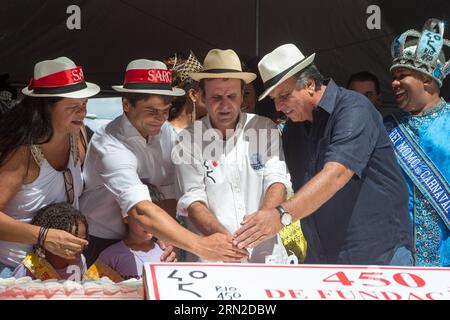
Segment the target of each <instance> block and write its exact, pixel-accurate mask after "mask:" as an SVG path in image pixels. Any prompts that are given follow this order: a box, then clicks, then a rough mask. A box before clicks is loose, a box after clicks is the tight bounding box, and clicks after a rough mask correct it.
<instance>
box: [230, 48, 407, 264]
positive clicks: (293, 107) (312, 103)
mask: <svg viewBox="0 0 450 320" xmlns="http://www.w3.org/2000/svg"><path fill="white" fill-rule="evenodd" d="M314 57H315V54H312V55H310V56H309V57H305V56H304V55H303V54H302V53H301V52H300V50H299V49H298V48H297V47H296V46H295V45H293V44H286V45H283V46H281V47H278V48H277V49H275V50H274V51H273V52H271V53H269V54H268V55H266V56H265V57H264V58H263V59H262V60H261V61H260V63H259V65H258V67H259V71H260V73H261V77H262V79H263V81H264V85H265V88H266V90H265V92H264V93H263V94H262V95H261V97H260V100H261V99H263V98H264V97H266V96H267V95H270V97H271V98H272V99H273V100H274V102H275V105H276V108H277V110H278V111H282V112H283V113H285V114H286V116H287V117H288V118H289V120H288V122H287V124H286V127H285V130H284V132H283V148H284V153H285V158H286V163H287V165H288V168H289V171H290V173H291V179H292V183H293V188H294V190H295V191H296V193H295V195H294V196H293V197H292V198H291V199H290V200H287V201H284V202H283V203H282V204H281V205H279V206H277V207H276V208H272V209H265V210H260V211H258V212H256V213H254V214H251V215H249V216H247V217H246V218H245V219H244V221H243V223H242V227H241V228H240V229H239V230H238V231H237V232H236V233H235V234H234V236H235V237H236V238H235V240H234V241H235V243H236V244H237V245H238V247H240V248H244V247H252V246H254V245H257V244H258V243H259V242H260V241H262V240H264V239H266V238H267V237H271V236H273V235H274V234H276V233H277V232H279V231H280V229H281V228H282V227H283V225H286V224H288V223H289V222H290V221H296V220H298V219H302V221H301V222H302V229H303V232H304V234H305V237H306V240H307V242H308V248H307V254H306V260H305V263H332V264H365V265H368V264H376V265H389V264H390V265H412V264H413V258H412V252H411V251H412V234H411V222H410V220H409V217H408V191H407V187H406V184H405V180H404V178H403V176H402V173H401V171H400V168H399V166H398V164H397V161H396V158H395V154H394V151H393V149H392V147H391V144H390V142H389V138H388V135H387V134H386V131H385V129H384V127H383V121H382V118H381V115H380V114H379V113H378V112H377V111H376V109H375V108H373V106H372V105H371V104H370V102H369V101H368V100H367V99H366V98H364V97H363V96H361V95H360V94H357V93H355V92H353V91H350V90H347V89H344V88H341V87H338V86H337V85H336V83H335V82H334V81H333V80H331V79H330V80H325V79H324V77H323V76H322V75H321V73H320V72H319V70H318V69H317V67H316V66H315V65H314V64H313V61H314Z"/></svg>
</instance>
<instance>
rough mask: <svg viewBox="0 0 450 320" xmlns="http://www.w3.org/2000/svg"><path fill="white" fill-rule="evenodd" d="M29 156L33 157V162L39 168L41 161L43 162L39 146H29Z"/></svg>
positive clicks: (43, 157) (43, 158)
mask: <svg viewBox="0 0 450 320" xmlns="http://www.w3.org/2000/svg"><path fill="white" fill-rule="evenodd" d="M31 155H32V156H33V159H34V161H35V162H36V164H37V165H38V167H40V166H41V164H42V161H44V160H45V156H44V153H43V152H42V149H41V147H40V146H39V145H37V144H33V145H31Z"/></svg>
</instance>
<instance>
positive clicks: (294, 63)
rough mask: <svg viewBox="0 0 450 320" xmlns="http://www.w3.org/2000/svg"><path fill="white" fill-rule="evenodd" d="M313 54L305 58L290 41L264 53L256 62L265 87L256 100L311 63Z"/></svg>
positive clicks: (262, 97)
mask: <svg viewBox="0 0 450 320" xmlns="http://www.w3.org/2000/svg"><path fill="white" fill-rule="evenodd" d="M315 56H316V54H315V53H313V54H312V55H310V56H309V57H307V58H305V56H304V55H303V53H301V52H300V50H299V49H298V48H297V47H296V46H295V45H294V44H292V43H288V44H284V45H282V46H279V47H278V48H276V49H275V50H273V51H272V52H271V53H268V54H266V55H265V56H264V57H263V58H262V59H261V61H260V62H259V63H258V69H259V73H260V74H261V79H262V81H263V82H264V89H265V90H264V92H263V93H262V95H260V96H259V98H258V100H262V99H264V98H265V97H266V96H267V95H268V94H269V93H270V92H271V91H272V90H273V89H275V87H276V86H277V85H279V84H280V83H282V82H283V81H285V80H286V79H289V78H290V77H292V76H293V75H294V74H296V73H297V72H299V71H300V70H303V69H304V68H306V67H307V66H309V65H310V64H311V63H313V61H314V57H315Z"/></svg>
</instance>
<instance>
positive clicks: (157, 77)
mask: <svg viewBox="0 0 450 320" xmlns="http://www.w3.org/2000/svg"><path fill="white" fill-rule="evenodd" d="M112 88H113V89H114V90H116V91H118V92H129V93H145V94H159V95H163V96H183V95H185V93H186V92H185V91H184V90H183V89H179V88H173V87H172V71H171V70H168V69H167V66H166V65H165V64H164V63H163V62H161V61H156V60H155V61H154V60H147V59H138V60H133V61H131V62H130V63H129V64H128V66H127V70H126V71H125V80H124V81H123V85H121V86H113V87H112Z"/></svg>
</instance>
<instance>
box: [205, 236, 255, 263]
mask: <svg viewBox="0 0 450 320" xmlns="http://www.w3.org/2000/svg"><path fill="white" fill-rule="evenodd" d="M197 255H198V256H199V257H201V258H203V259H205V260H209V261H223V262H241V261H242V260H245V259H248V251H247V250H246V249H239V248H238V247H236V246H234V245H233V238H232V237H231V235H229V234H228V235H226V234H223V233H215V234H212V235H210V236H208V237H203V238H201V239H200V241H199V248H198V252H197Z"/></svg>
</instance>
